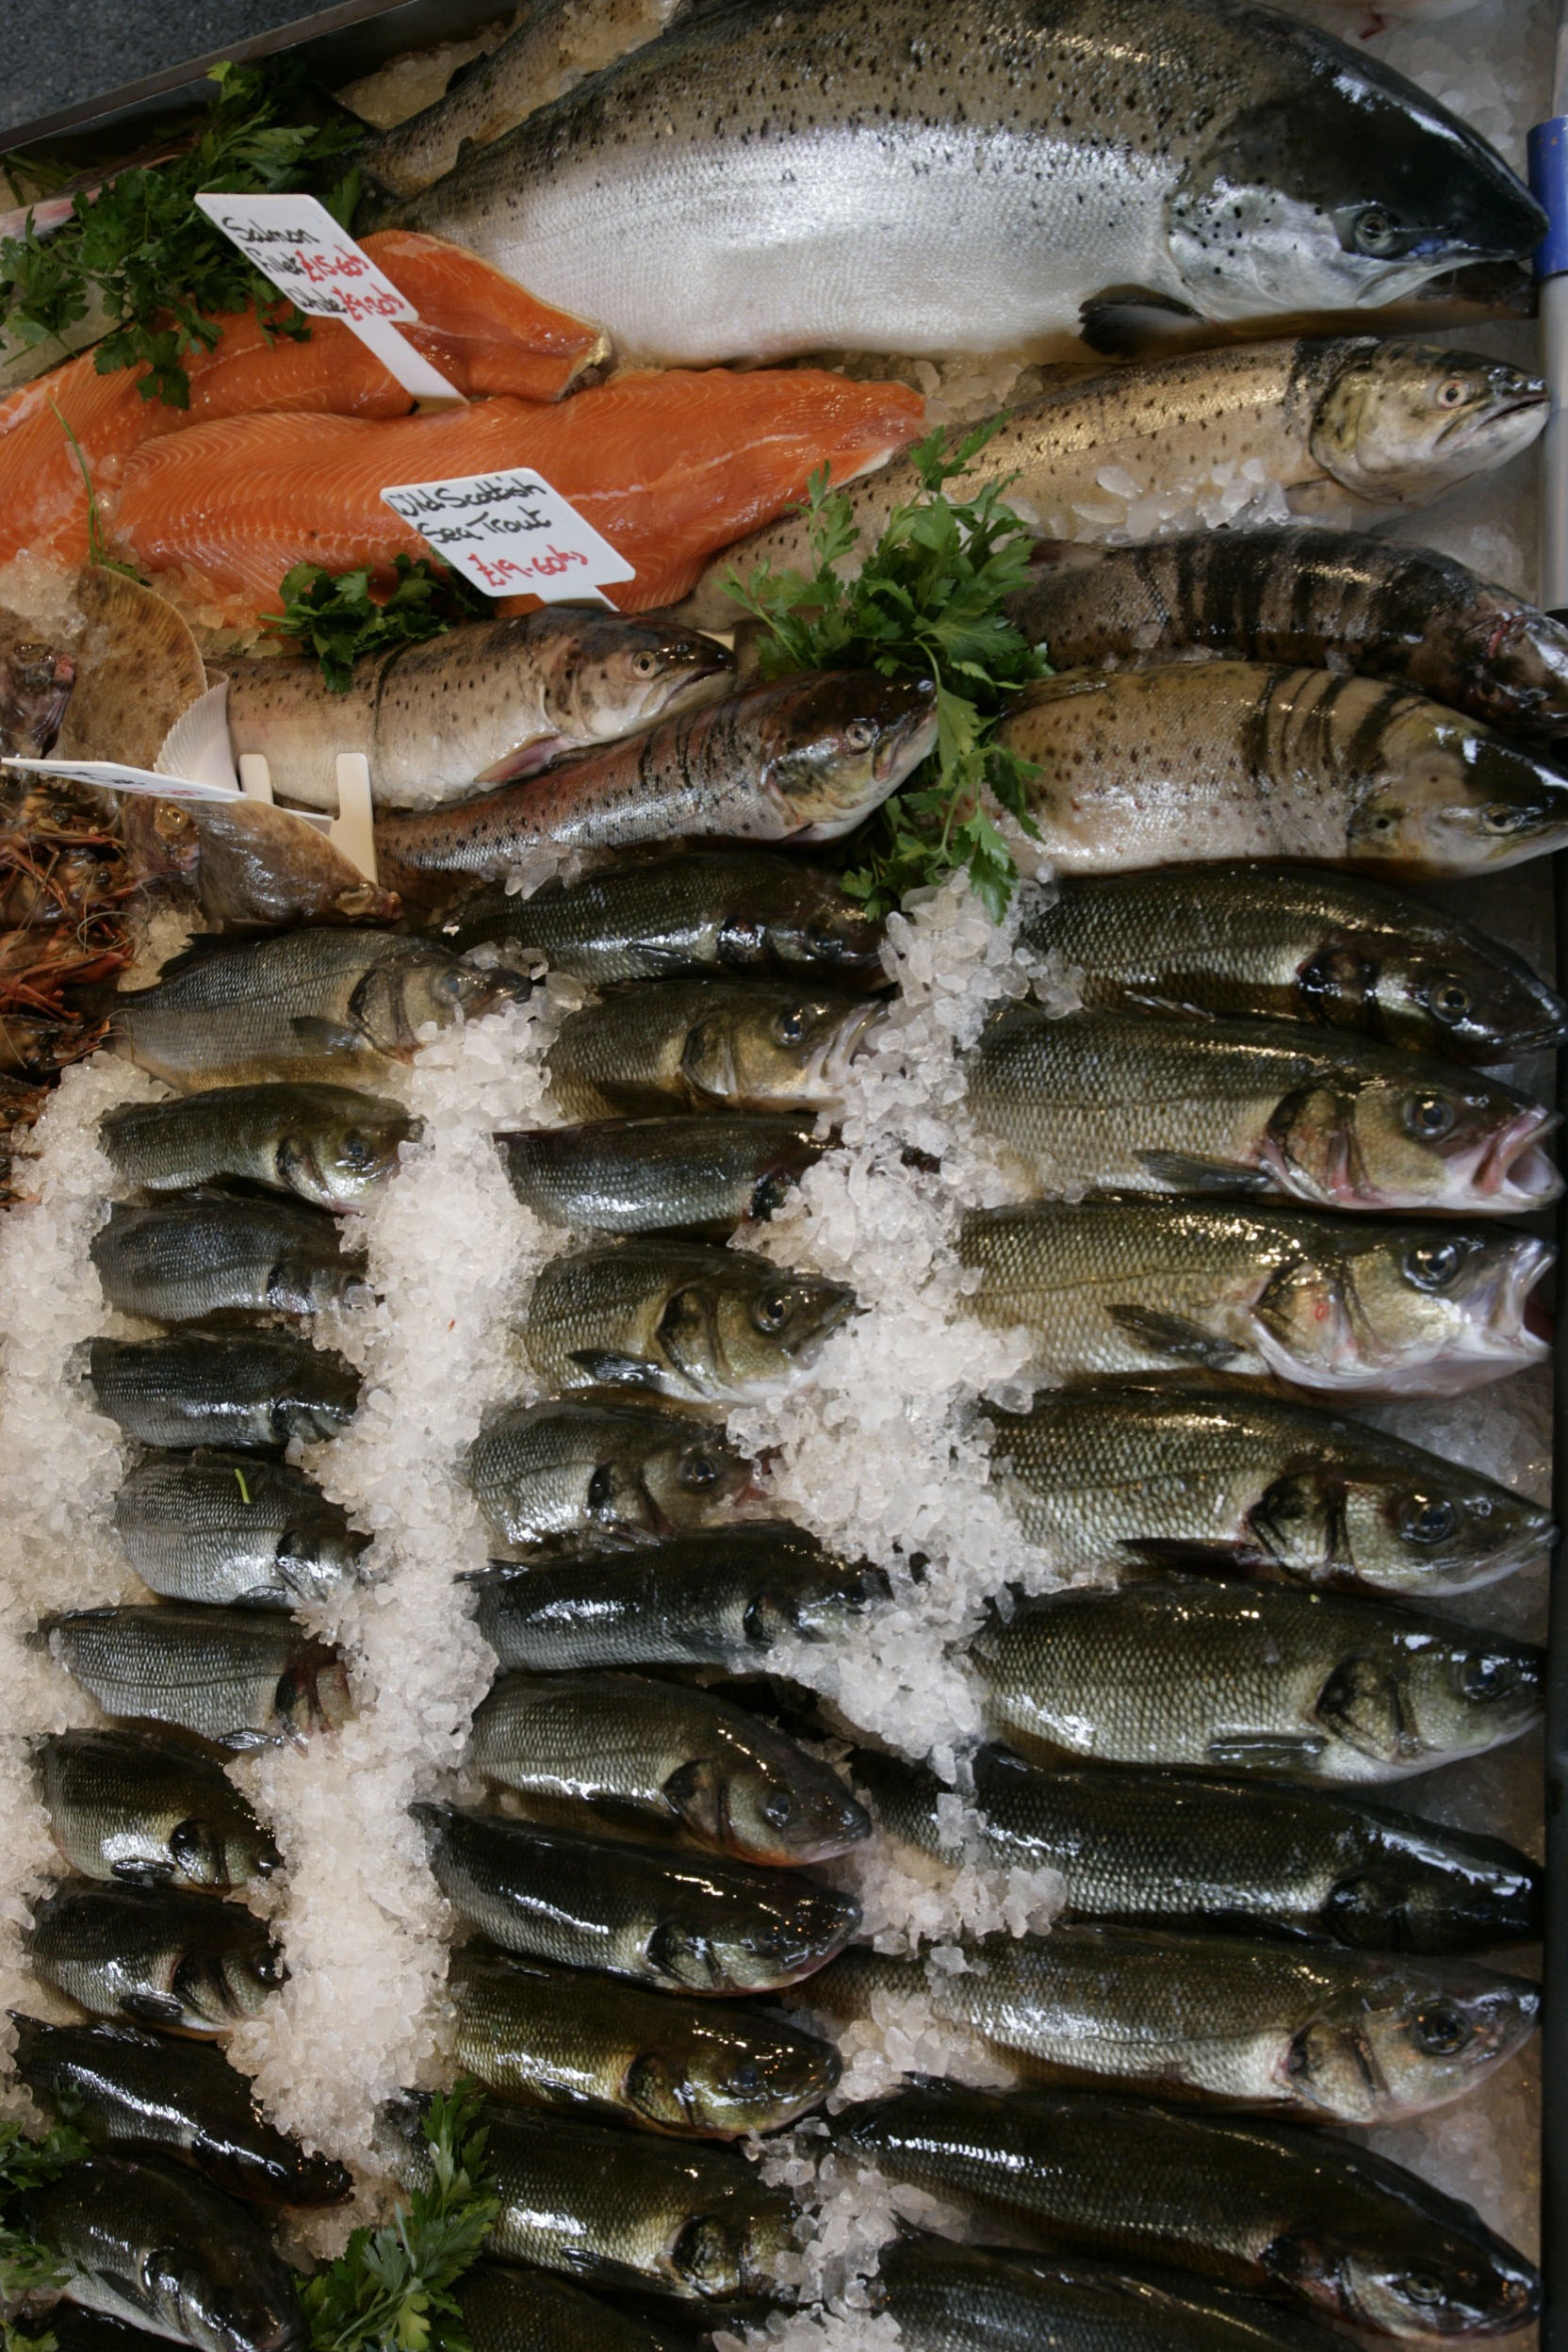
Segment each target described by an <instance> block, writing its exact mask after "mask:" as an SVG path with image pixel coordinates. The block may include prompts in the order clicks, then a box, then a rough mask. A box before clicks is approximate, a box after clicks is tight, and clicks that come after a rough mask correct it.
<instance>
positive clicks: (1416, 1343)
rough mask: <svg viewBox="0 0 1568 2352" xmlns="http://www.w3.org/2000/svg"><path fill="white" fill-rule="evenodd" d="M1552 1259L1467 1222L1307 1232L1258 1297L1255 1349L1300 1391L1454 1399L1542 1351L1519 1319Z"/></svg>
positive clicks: (1543, 1246) (1537, 1245)
mask: <svg viewBox="0 0 1568 2352" xmlns="http://www.w3.org/2000/svg"><path fill="white" fill-rule="evenodd" d="M1554 1255H1555V1252H1554V1251H1553V1250H1552V1249H1551V1247H1550V1246H1549V1244H1547V1243H1546V1242H1544V1241H1538V1240H1536V1239H1535V1237H1534V1236H1533V1235H1532V1234H1528V1233H1508V1234H1493V1233H1487V1232H1485V1231H1484V1230H1482V1229H1479V1228H1477V1227H1473V1226H1452V1225H1441V1224H1431V1225H1376V1226H1365V1225H1363V1224H1360V1223H1357V1222H1351V1223H1349V1224H1348V1225H1346V1224H1338V1223H1336V1224H1334V1225H1327V1224H1323V1225H1315V1227H1314V1229H1313V1231H1312V1233H1311V1234H1310V1236H1308V1235H1307V1234H1306V1233H1305V1231H1303V1236H1302V1240H1301V1244H1300V1246H1299V1249H1298V1250H1294V1251H1293V1252H1292V1254H1291V1256H1290V1258H1289V1259H1288V1260H1287V1261H1286V1263H1284V1264H1283V1265H1282V1266H1280V1267H1279V1269H1278V1270H1277V1272H1276V1273H1275V1274H1274V1275H1273V1277H1272V1278H1271V1280H1270V1281H1269V1282H1268V1284H1267V1286H1266V1289H1265V1290H1264V1291H1263V1293H1262V1294H1261V1296H1260V1297H1259V1299H1258V1300H1257V1303H1256V1306H1255V1308H1254V1311H1253V1312H1254V1325H1255V1330H1256V1334H1257V1344H1258V1347H1259V1349H1260V1351H1261V1352H1262V1354H1263V1355H1264V1356H1265V1358H1266V1361H1267V1363H1268V1364H1269V1365H1270V1367H1271V1369H1272V1370H1273V1371H1275V1372H1276V1373H1278V1374H1279V1376H1280V1377H1281V1378H1282V1379H1283V1380H1299V1382H1301V1384H1302V1385H1303V1386H1304V1387H1307V1388H1337V1389H1347V1390H1348V1389H1364V1390H1371V1391H1376V1392H1377V1393H1378V1394H1380V1395H1383V1396H1413V1397H1434V1396H1435V1397H1452V1396H1458V1395H1460V1394H1462V1392H1463V1391H1464V1390H1466V1389H1469V1388H1475V1387H1478V1385H1479V1384H1480V1383H1481V1382H1482V1381H1483V1380H1497V1379H1500V1378H1501V1376H1502V1375H1503V1374H1504V1373H1507V1372H1514V1371H1518V1370H1519V1369H1520V1368H1521V1366H1523V1365H1525V1364H1538V1363H1540V1361H1541V1360H1542V1358H1543V1357H1544V1356H1545V1355H1546V1354H1547V1352H1548V1349H1547V1346H1546V1342H1545V1341H1544V1340H1543V1339H1540V1338H1538V1337H1537V1336H1536V1335H1535V1333H1534V1332H1532V1331H1529V1330H1527V1327H1526V1320H1525V1317H1526V1311H1527V1307H1528V1304H1529V1298H1530V1293H1531V1291H1532V1290H1533V1289H1534V1287H1535V1285H1536V1283H1537V1282H1539V1281H1540V1280H1541V1278H1542V1276H1543V1275H1544V1273H1545V1271H1546V1268H1547V1267H1548V1266H1550V1264H1551V1262H1552V1259H1553V1256H1554Z"/></svg>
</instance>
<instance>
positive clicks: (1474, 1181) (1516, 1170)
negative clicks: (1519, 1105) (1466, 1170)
mask: <svg viewBox="0 0 1568 2352" xmlns="http://www.w3.org/2000/svg"><path fill="white" fill-rule="evenodd" d="M1560 1123H1561V1122H1560V1117H1559V1115H1558V1113H1557V1112H1556V1111H1549V1110H1546V1109H1545V1108H1544V1106H1543V1105H1542V1104H1540V1103H1530V1104H1529V1105H1528V1106H1527V1108H1526V1109H1524V1110H1522V1111H1520V1112H1518V1113H1516V1115H1515V1116H1514V1117H1513V1118H1512V1119H1510V1120H1509V1121H1508V1122H1507V1124H1506V1125H1505V1126H1502V1127H1500V1128H1499V1129H1498V1130H1497V1133H1496V1134H1495V1135H1494V1136H1493V1137H1492V1140H1491V1141H1490V1143H1488V1144H1487V1146H1486V1147H1485V1149H1484V1151H1483V1152H1481V1155H1480V1157H1479V1159H1478V1161H1477V1162H1476V1165H1475V1168H1474V1169H1473V1171H1472V1174H1471V1179H1470V1189H1471V1192H1472V1194H1473V1196H1474V1206H1476V1207H1477V1208H1483V1209H1487V1210H1489V1211H1490V1212H1491V1213H1492V1214H1493V1215H1494V1216H1497V1215H1504V1214H1506V1213H1507V1212H1508V1211H1510V1210H1513V1209H1517V1210H1528V1209H1539V1208H1544V1207H1545V1205H1546V1204H1547V1202H1548V1201H1555V1200H1557V1199H1558V1198H1559V1196H1560V1193H1561V1191H1562V1188H1563V1180H1562V1177H1561V1174H1560V1171H1559V1169H1558V1168H1557V1165H1556V1163H1555V1162H1554V1161H1553V1160H1552V1158H1551V1157H1550V1155H1549V1154H1548V1153H1547V1152H1544V1151H1543V1150H1542V1149H1541V1144H1542V1139H1543V1138H1544V1136H1546V1135H1550V1134H1551V1133H1552V1131H1553V1130H1554V1128H1556V1127H1558V1126H1559V1125H1560Z"/></svg>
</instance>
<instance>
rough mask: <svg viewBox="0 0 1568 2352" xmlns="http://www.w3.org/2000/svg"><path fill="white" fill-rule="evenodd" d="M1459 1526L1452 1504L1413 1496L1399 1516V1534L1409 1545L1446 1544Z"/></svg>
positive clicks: (1423, 1496)
mask: <svg viewBox="0 0 1568 2352" xmlns="http://www.w3.org/2000/svg"><path fill="white" fill-rule="evenodd" d="M1458 1525H1459V1513H1458V1511H1456V1510H1455V1509H1454V1506H1453V1504H1452V1503H1450V1502H1446V1501H1443V1500H1441V1499H1440V1500H1435V1501H1434V1500H1432V1499H1431V1498H1430V1497H1429V1496H1427V1495H1412V1496H1411V1498H1410V1500H1409V1502H1408V1503H1406V1505H1405V1507H1404V1510H1403V1511H1401V1512H1400V1514H1399V1533H1400V1534H1401V1535H1402V1536H1403V1537H1404V1539H1405V1542H1406V1543H1407V1544H1446V1542H1447V1540H1448V1538H1449V1536H1451V1535H1452V1534H1453V1532H1454V1529H1455V1528H1456V1527H1458Z"/></svg>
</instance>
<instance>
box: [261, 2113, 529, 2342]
mask: <svg viewBox="0 0 1568 2352" xmlns="http://www.w3.org/2000/svg"><path fill="white" fill-rule="evenodd" d="M483 2099H484V2094H483V2091H482V2088H481V2087H480V2085H479V2084H478V2083H477V2082H460V2083H459V2084H458V2086H457V2088H456V2089H455V2090H451V2091H446V2092H441V2091H438V2092H437V2093H436V2094H435V2096H434V2098H433V2099H432V2100H431V2102H430V2105H429V2107H428V2108H427V2109H426V2111H425V2114H424V2116H423V2118H422V2128H423V2131H424V2135H425V2139H426V2141H427V2143H428V2147H429V2163H430V2179H429V2180H428V2181H427V2182H426V2183H425V2184H424V2185H423V2186H422V2187H419V2188H417V2189H416V2190H415V2191H414V2193H413V2195H412V2196H411V2197H410V2198H409V2201H408V2203H407V2205H406V2206H405V2207H404V2208H403V2210H402V2211H401V2212H400V2213H399V2215H398V2217H397V2219H396V2221H393V2222H389V2223H387V2224H386V2225H385V2227H384V2228H383V2229H356V2230H355V2231H354V2233H353V2236H352V2237H351V2239H350V2240H349V2244H348V2246H347V2248H346V2250H345V2251H344V2252H343V2253H342V2254H340V2255H339V2256H338V2258H337V2260H336V2262H334V2263H332V2264H331V2265H330V2266H329V2268H327V2269H326V2270H322V2271H318V2273H317V2274H316V2276H315V2278H307V2279H306V2280H305V2282H304V2284H303V2286H302V2289H301V2291H300V2295H301V2300H302V2303H303V2305H304V2308H305V2317H306V2319H307V2320H308V2321H309V2323H310V2342H311V2352H469V2347H468V2340H467V2337H466V2335H465V2334H464V2331H463V2327H462V2311H461V2310H460V2308H459V2305H458V2302H457V2299H456V2297H455V2296H454V2295H453V2294H452V2289H453V2287H454V2286H455V2285H456V2283H457V2281H458V2280H459V2278H462V2276H463V2274H464V2272H465V2271H466V2270H467V2269H468V2268H469V2266H470V2265H471V2264H472V2263H473V2262H475V2261H476V2260H477V2259H478V2257H479V2255H480V2254H481V2253H482V2251H483V2247H484V2241H485V2239H486V2237H487V2236H488V2235H489V2233H490V2230H491V2229H492V2227H493V2226H494V2224H495V2221H496V2218H497V2216H498V2213H499V2212H500V2198H499V2197H498V2195H497V2193H496V2185H495V2182H494V2180H492V2179H491V2178H490V2176H489V2175H488V2174H487V2173H486V2172H485V2170H484V2141H485V2133H484V2130H483V2127H482V2125H481V2123H480V2120H479V2117H480V2113H481V2109H482V2104H483Z"/></svg>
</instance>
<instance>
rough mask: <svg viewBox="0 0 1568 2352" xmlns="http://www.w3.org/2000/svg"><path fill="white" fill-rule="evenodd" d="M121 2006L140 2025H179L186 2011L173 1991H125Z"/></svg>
mask: <svg viewBox="0 0 1568 2352" xmlns="http://www.w3.org/2000/svg"><path fill="white" fill-rule="evenodd" d="M120 2006H121V2007H122V2009H123V2010H124V2012H125V2015H126V2016H127V2017H135V2019H136V2020H137V2023H138V2024H139V2025H161V2026H178V2025H180V2024H181V2023H182V2022H183V2021H184V2017H185V2011H184V2010H183V2009H182V2008H181V2006H180V2004H179V2002H178V2001H176V2000H175V1999H174V1997H173V1995H172V1993H125V1994H123V1995H122V1998H121V2002H120Z"/></svg>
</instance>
